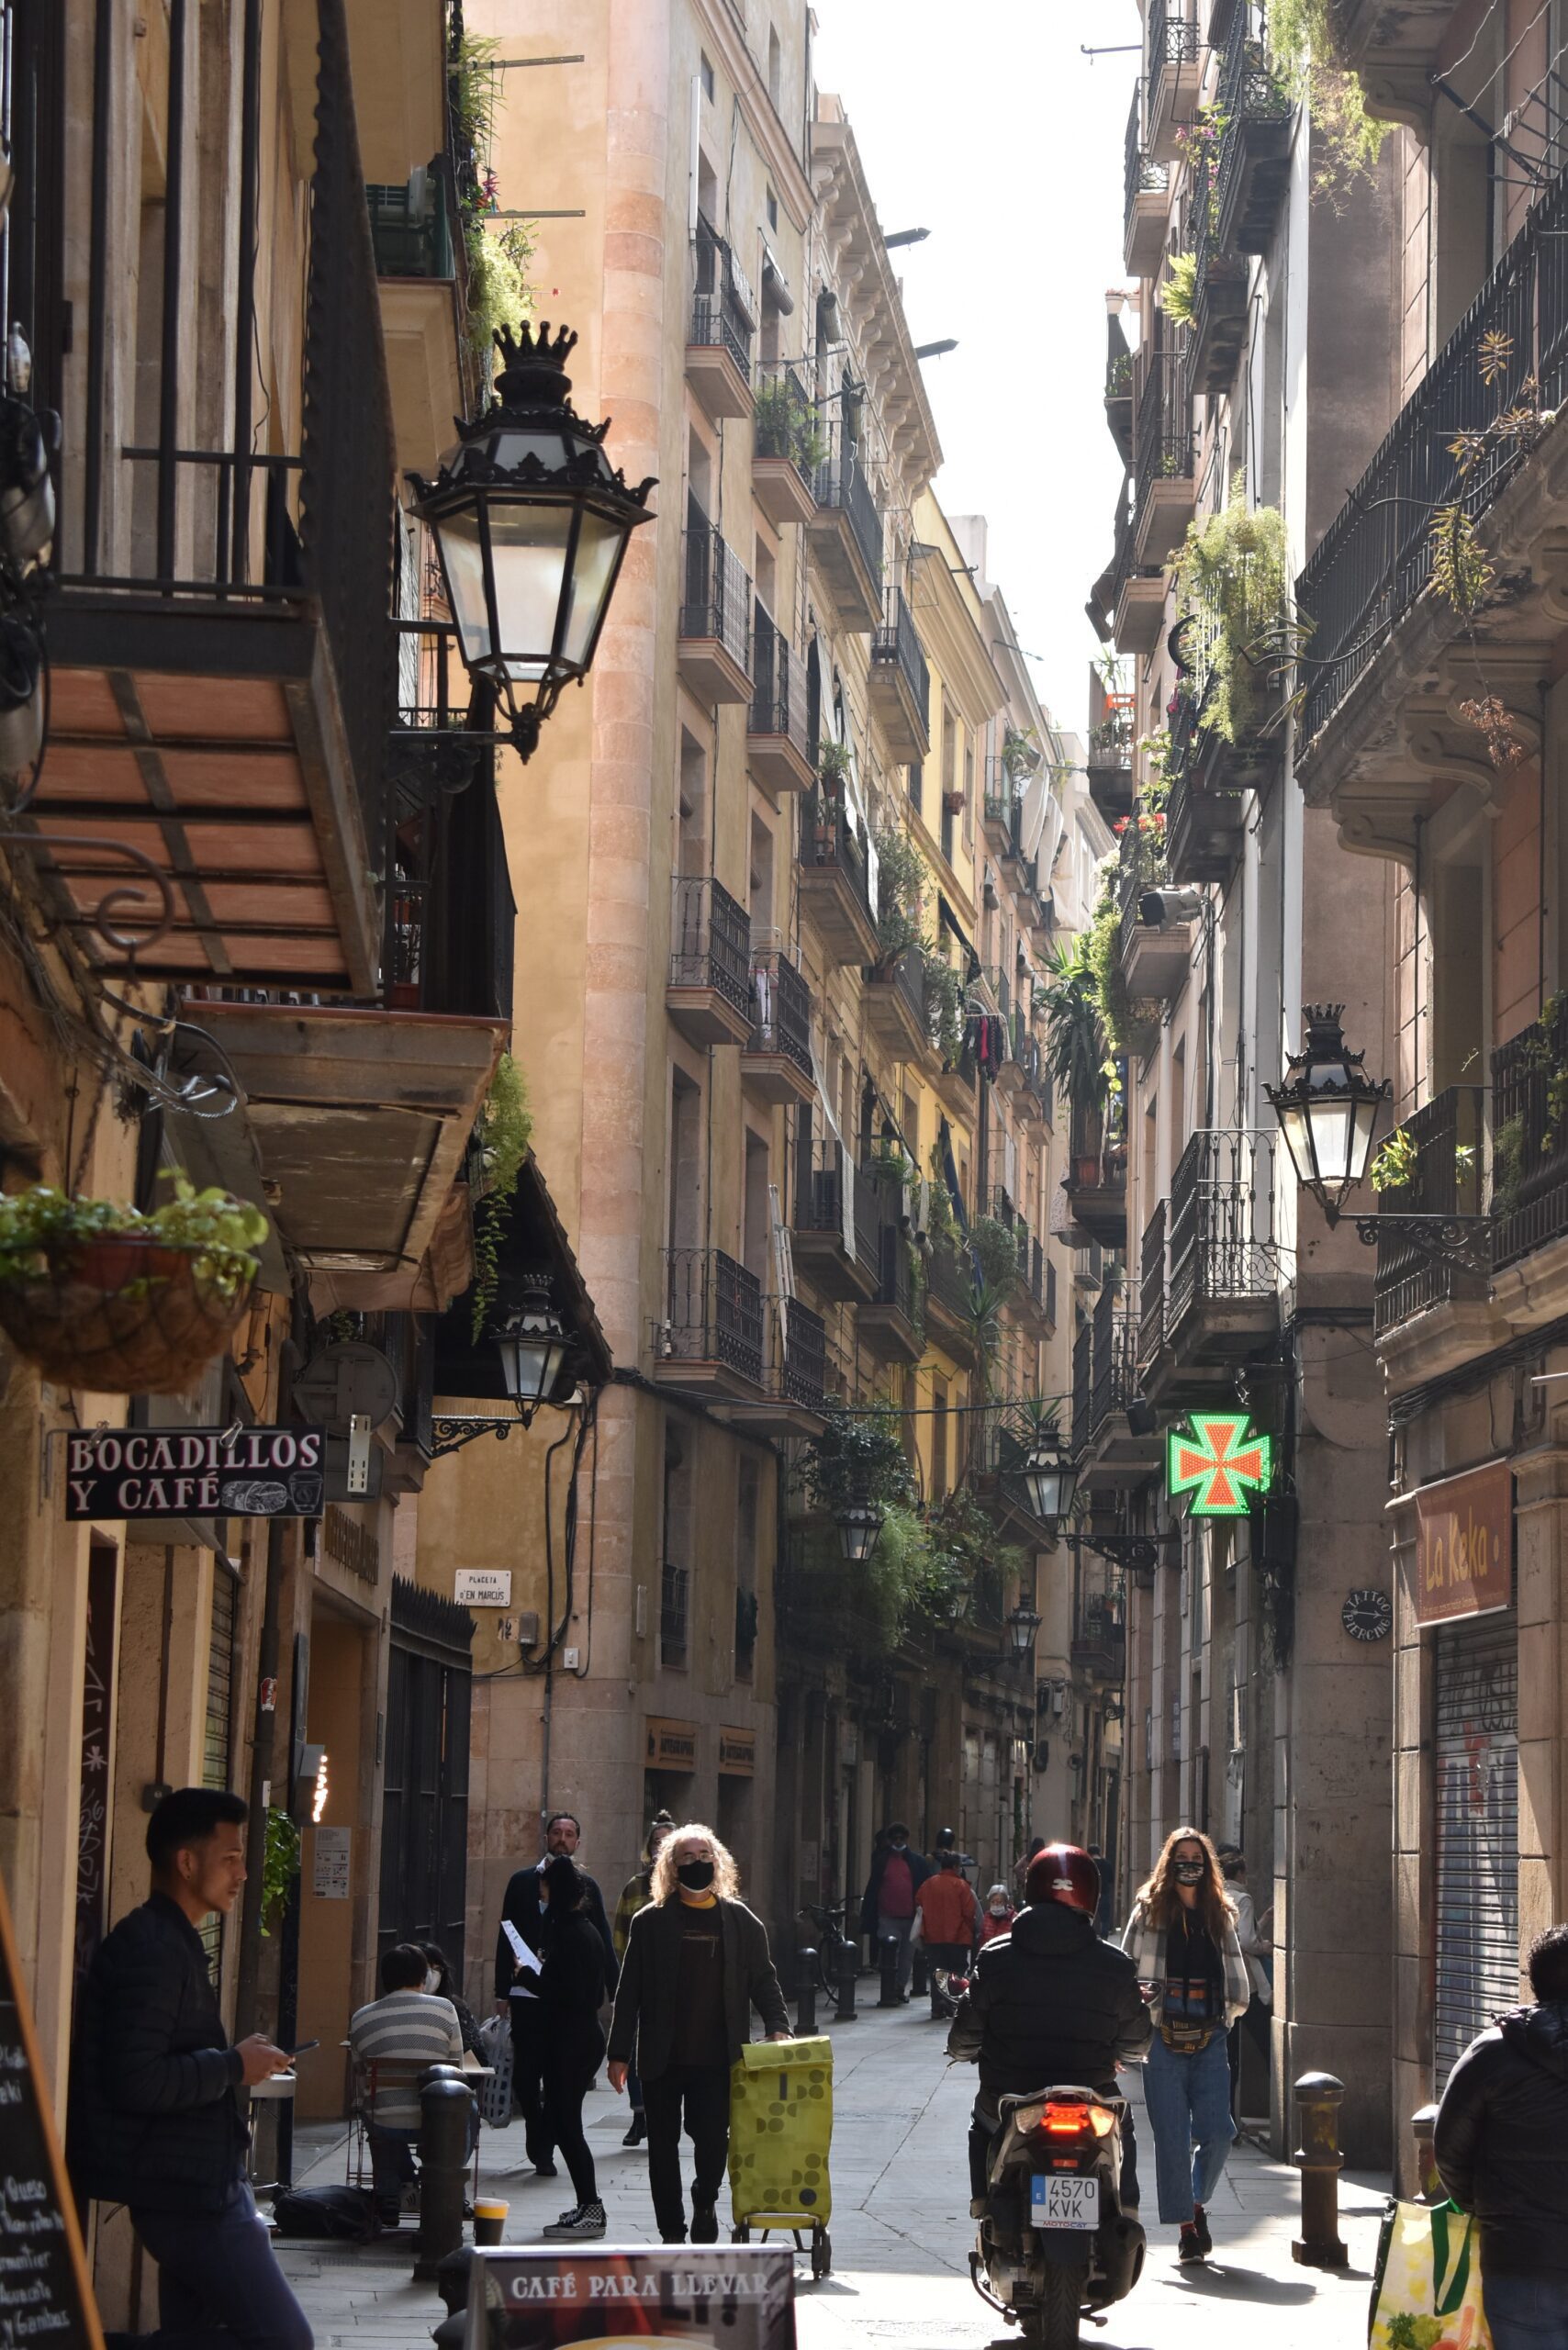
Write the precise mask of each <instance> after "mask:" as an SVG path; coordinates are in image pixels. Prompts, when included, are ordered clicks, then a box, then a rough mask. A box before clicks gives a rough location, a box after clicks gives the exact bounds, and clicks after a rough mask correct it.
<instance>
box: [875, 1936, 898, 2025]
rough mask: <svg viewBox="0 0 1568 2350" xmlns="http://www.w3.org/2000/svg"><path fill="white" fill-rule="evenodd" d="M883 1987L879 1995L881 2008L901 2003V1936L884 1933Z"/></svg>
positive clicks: (882, 1950)
mask: <svg viewBox="0 0 1568 2350" xmlns="http://www.w3.org/2000/svg"><path fill="white" fill-rule="evenodd" d="M881 1952H882V1987H881V1990H880V1992H879V1995H878V1998H877V2005H878V2006H879V2008H896V2007H897V2006H898V2004H899V1938H898V1936H897V1934H884V1935H883V1936H882V1941H881Z"/></svg>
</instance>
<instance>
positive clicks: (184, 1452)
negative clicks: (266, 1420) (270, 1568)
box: [65, 1427, 327, 1520]
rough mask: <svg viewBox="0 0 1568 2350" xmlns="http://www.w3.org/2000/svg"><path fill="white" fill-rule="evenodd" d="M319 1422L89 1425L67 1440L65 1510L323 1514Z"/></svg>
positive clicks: (83, 1513)
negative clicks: (225, 1425) (304, 1424)
mask: <svg viewBox="0 0 1568 2350" xmlns="http://www.w3.org/2000/svg"><path fill="white" fill-rule="evenodd" d="M326 1451H327V1439H326V1434H325V1431H324V1430H323V1429H321V1428H273V1427H256V1428H84V1429H83V1430H81V1431H80V1432H79V1433H78V1432H77V1431H75V1430H73V1432H72V1433H71V1434H70V1435H69V1436H68V1437H67V1438H66V1439H65V1515H66V1516H67V1517H68V1518H70V1519H73V1520H80V1519H83V1518H90V1517H112V1518H139V1517H319V1516H320V1515H321V1510H322V1506H323V1504H324V1502H325V1499H326V1480H325V1477H324V1475H323V1473H322V1472H323V1463H324V1461H325V1460H326Z"/></svg>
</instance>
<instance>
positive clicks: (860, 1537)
mask: <svg viewBox="0 0 1568 2350" xmlns="http://www.w3.org/2000/svg"><path fill="white" fill-rule="evenodd" d="M833 1522H834V1525H835V1526H836V1527H837V1528H838V1539H839V1543H840V1546H841V1547H842V1549H843V1551H844V1555H845V1557H846V1559H847V1560H848V1561H849V1563H850V1565H851V1566H852V1567H863V1566H864V1565H865V1563H866V1561H867V1560H868V1558H869V1557H870V1555H871V1553H872V1551H873V1550H875V1549H876V1547H877V1541H878V1538H879V1535H880V1534H881V1531H882V1513H881V1511H880V1510H879V1508H878V1506H877V1505H876V1503H875V1502H871V1501H847V1502H845V1503H844V1504H843V1505H842V1506H841V1507H840V1508H838V1509H836V1510H834V1514H833Z"/></svg>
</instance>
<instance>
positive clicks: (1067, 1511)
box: [1019, 1427, 1078, 1526]
mask: <svg viewBox="0 0 1568 2350" xmlns="http://www.w3.org/2000/svg"><path fill="white" fill-rule="evenodd" d="M1019 1474H1020V1475H1021V1477H1022V1478H1023V1481H1024V1487H1025V1492H1026V1493H1027V1494H1028V1496H1029V1506H1030V1508H1031V1509H1032V1510H1033V1511H1034V1513H1035V1516H1036V1517H1037V1518H1039V1519H1040V1520H1041V1521H1042V1523H1043V1524H1045V1525H1047V1526H1054V1525H1056V1524H1057V1523H1058V1521H1059V1520H1060V1519H1062V1518H1064V1517H1070V1516H1071V1515H1072V1504H1073V1497H1074V1495H1075V1494H1077V1491H1078V1463H1077V1461H1076V1460H1074V1459H1073V1457H1072V1455H1071V1453H1070V1451H1069V1450H1068V1449H1067V1447H1066V1445H1065V1444H1063V1442H1062V1440H1061V1434H1060V1431H1059V1430H1058V1429H1057V1428H1054V1427H1045V1428H1041V1429H1040V1431H1039V1433H1038V1434H1037V1435H1036V1438H1035V1441H1034V1444H1033V1445H1032V1447H1031V1448H1030V1451H1029V1456H1028V1458H1027V1460H1025V1463H1024V1466H1023V1468H1022V1470H1021V1471H1020V1472H1019Z"/></svg>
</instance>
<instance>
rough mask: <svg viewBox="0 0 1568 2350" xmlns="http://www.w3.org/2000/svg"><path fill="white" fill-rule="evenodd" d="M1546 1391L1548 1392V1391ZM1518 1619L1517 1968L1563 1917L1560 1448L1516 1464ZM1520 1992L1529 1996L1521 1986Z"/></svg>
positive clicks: (1566, 1503)
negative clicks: (1538, 1938)
mask: <svg viewBox="0 0 1568 2350" xmlns="http://www.w3.org/2000/svg"><path fill="white" fill-rule="evenodd" d="M1549 1392H1550V1391H1549ZM1514 1496H1515V1501H1514V1506H1515V1561H1516V1566H1515V1575H1516V1583H1517V1588H1518V1623H1519V1729H1518V1741H1519V1965H1520V1974H1521V1983H1523V1980H1524V1978H1523V1967H1524V1958H1525V1953H1526V1952H1527V1951H1528V1950H1529V1946H1530V1943H1531V1942H1533V1941H1534V1939H1535V1937H1536V1935H1537V1934H1539V1933H1540V1932H1541V1930H1543V1928H1545V1927H1547V1926H1550V1925H1552V1924H1555V1923H1556V1922H1557V1921H1558V1920H1559V1919H1562V1917H1563V1915H1564V1914H1565V1912H1568V1870H1565V1867H1564V1858H1565V1856H1564V1853H1563V1849H1562V1823H1563V1816H1564V1813H1563V1807H1564V1802H1565V1800H1568V1787H1565V1785H1564V1769H1565V1763H1568V1757H1565V1755H1564V1749H1563V1699H1562V1677H1563V1673H1564V1671H1565V1670H1568V1625H1565V1623H1564V1616H1565V1612H1568V1611H1565V1610H1564V1606H1563V1599H1564V1591H1563V1583H1564V1577H1565V1575H1568V1445H1563V1444H1561V1443H1559V1444H1550V1445H1548V1446H1546V1447H1545V1448H1543V1449H1541V1450H1540V1451H1538V1452H1526V1453H1521V1454H1519V1455H1518V1458H1517V1459H1516V1460H1515V1462H1514ZM1522 1996H1523V1997H1526V1998H1528V1997H1529V1988H1528V1986H1525V1987H1524V1989H1523V1992H1522Z"/></svg>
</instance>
